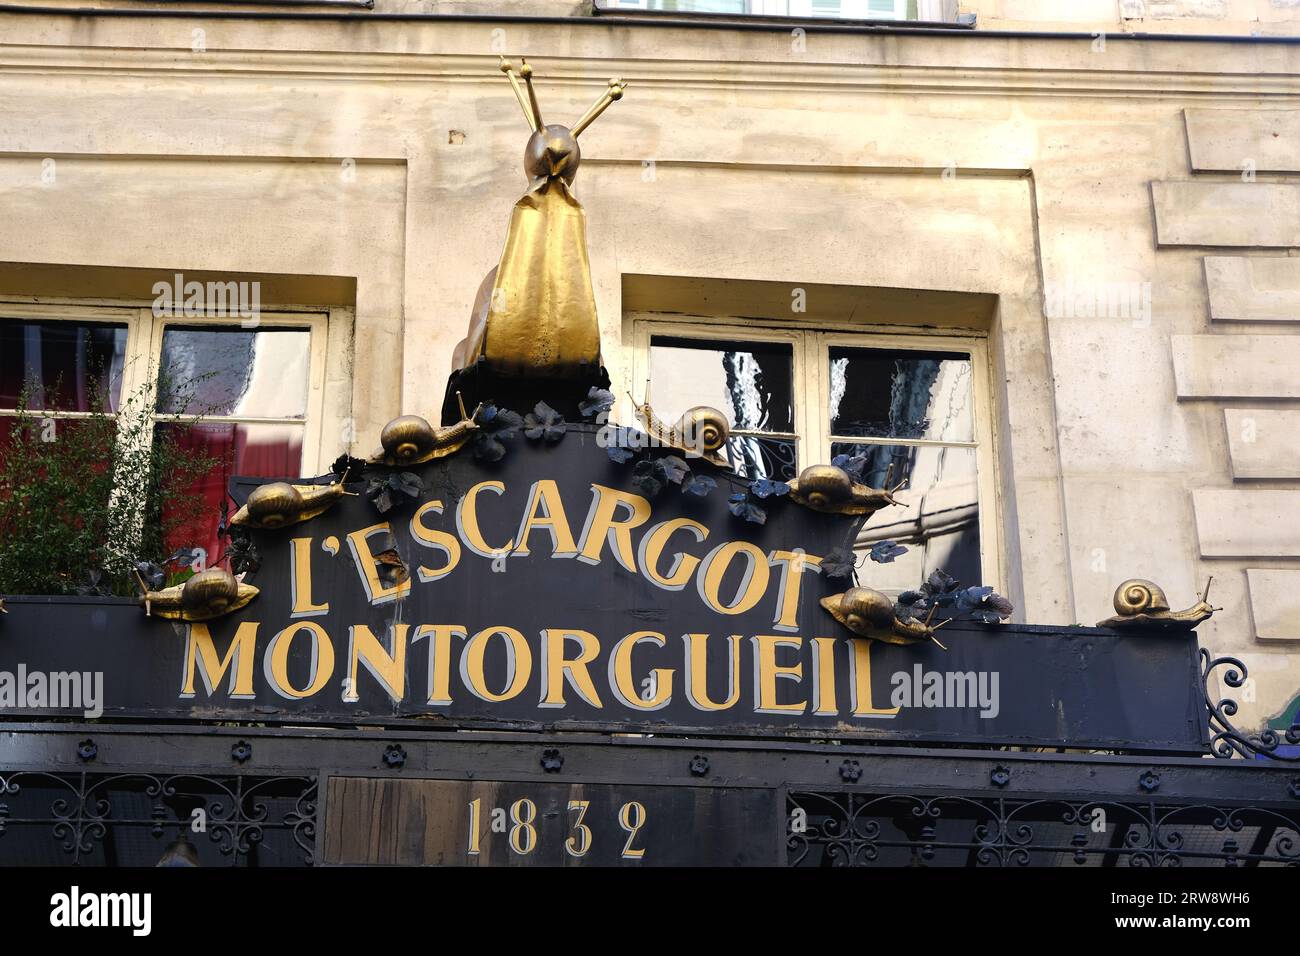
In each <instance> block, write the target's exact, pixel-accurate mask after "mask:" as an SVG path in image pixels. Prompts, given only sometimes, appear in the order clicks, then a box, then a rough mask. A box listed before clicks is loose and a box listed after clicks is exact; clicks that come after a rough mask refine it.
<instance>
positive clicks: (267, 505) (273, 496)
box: [191, 481, 303, 580]
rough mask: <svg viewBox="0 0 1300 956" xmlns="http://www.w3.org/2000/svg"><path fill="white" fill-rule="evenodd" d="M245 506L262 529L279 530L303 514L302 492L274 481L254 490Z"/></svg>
mask: <svg viewBox="0 0 1300 956" xmlns="http://www.w3.org/2000/svg"><path fill="white" fill-rule="evenodd" d="M244 506H245V507H246V508H247V509H248V516H249V518H251V519H252V520H253V521H254V522H255V523H256V524H258V525H259V526H260V527H263V528H279V527H281V526H282V525H286V524H292V523H293V522H294V521H296V520H297V519H298V515H300V514H301V513H302V509H303V498H302V492H301V491H299V490H298V489H297V488H295V487H294V486H293V485H291V484H289V483H288V482H287V481H273V482H271V483H270V484H269V485H259V486H258V487H256V488H254V489H253V491H252V492H251V493H250V494H249V496H248V501H247V502H245V505H244ZM191 580H192V579H191Z"/></svg>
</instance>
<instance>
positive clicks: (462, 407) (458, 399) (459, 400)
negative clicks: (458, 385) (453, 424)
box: [456, 389, 469, 421]
mask: <svg viewBox="0 0 1300 956" xmlns="http://www.w3.org/2000/svg"><path fill="white" fill-rule="evenodd" d="M456 404H457V405H459V406H460V420H461V421H464V420H465V419H466V418H468V417H469V416H468V415H466V414H465V397H464V396H463V395H461V393H460V389H456Z"/></svg>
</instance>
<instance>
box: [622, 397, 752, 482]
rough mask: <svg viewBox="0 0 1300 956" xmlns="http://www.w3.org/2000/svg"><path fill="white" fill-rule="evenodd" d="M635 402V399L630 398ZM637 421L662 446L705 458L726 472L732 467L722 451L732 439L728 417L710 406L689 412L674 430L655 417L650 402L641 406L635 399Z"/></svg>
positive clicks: (674, 426) (685, 413) (691, 409)
mask: <svg viewBox="0 0 1300 956" xmlns="http://www.w3.org/2000/svg"><path fill="white" fill-rule="evenodd" d="M628 397H629V398H632V396H631V395H629V396H628ZM632 404H633V406H635V408H636V415H637V418H639V419H641V421H642V423H643V424H644V425H645V429H646V432H647V434H649V435H650V437H651V438H652V439H654V441H655V442H656V443H657V444H659V445H662V446H666V447H668V448H674V449H676V450H677V451H680V452H685V453H686V454H687V455H689V456H691V457H695V458H703V459H704V460H705V461H709V462H712V463H713V464H715V465H718V466H719V467H722V468H727V467H730V466H729V465H728V464H727V460H726V459H725V458H723V457H722V450H723V449H724V448H725V447H726V446H727V441H728V439H730V438H731V425H730V424H729V423H728V422H727V416H726V415H724V414H723V413H722V412H720V411H718V410H717V409H716V408H711V407H710V406H708V405H696V406H695V407H693V408H688V409H687V410H686V411H685V412H684V413H683V414H682V417H681V418H679V419H677V424H675V425H673V426H672V427H671V428H670V427H668V426H667V425H665V424H664V422H663V421H662V420H661V419H660V418H659V417H658V416H657V415H655V413H654V411H653V409H651V408H650V401H649V399H647V400H646V401H644V402H642V403H641V404H640V405H637V404H636V399H635V398H632Z"/></svg>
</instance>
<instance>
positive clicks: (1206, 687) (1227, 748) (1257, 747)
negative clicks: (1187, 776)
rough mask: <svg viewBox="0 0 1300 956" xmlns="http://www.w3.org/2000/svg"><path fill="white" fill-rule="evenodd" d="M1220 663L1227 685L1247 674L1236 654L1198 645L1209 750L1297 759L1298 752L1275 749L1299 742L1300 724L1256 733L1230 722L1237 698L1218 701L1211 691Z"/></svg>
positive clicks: (1238, 683)
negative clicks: (1224, 654) (1219, 653)
mask: <svg viewBox="0 0 1300 956" xmlns="http://www.w3.org/2000/svg"><path fill="white" fill-rule="evenodd" d="M1220 667H1226V668H1228V669H1227V670H1226V671H1225V672H1224V673H1223V675H1222V677H1221V678H1220V679H1221V680H1222V681H1223V683H1224V684H1225V685H1227V686H1228V687H1233V688H1236V687H1241V686H1242V685H1244V684H1245V683H1246V678H1247V677H1248V676H1249V674H1248V672H1247V670H1246V665H1245V664H1244V663H1242V662H1241V661H1240V660H1238V659H1237V658H1235V657H1215V658H1211V657H1210V652H1209V651H1207V650H1206V649H1205V648H1201V693H1202V695H1203V696H1204V698H1205V707H1206V709H1207V710H1208V712H1209V721H1210V732H1211V733H1212V734H1213V736H1212V737H1211V738H1210V750H1211V752H1212V753H1213V754H1214V756H1216V757H1224V758H1227V757H1233V756H1241V757H1247V758H1249V757H1254V756H1260V757H1267V758H1269V759H1270V760H1281V761H1286V762H1288V763H1300V754H1295V755H1291V754H1281V753H1278V752H1277V749H1278V747H1280V746H1282V744H1284V743H1285V744H1289V745H1292V746H1294V745H1297V744H1300V724H1292V725H1291V726H1290V727H1289V728H1288V729H1287V730H1286V732H1285V733H1283V734H1279V733H1278V732H1277V731H1276V730H1272V729H1265V730H1262V731H1260V732H1259V733H1257V734H1251V733H1246V732H1244V731H1241V730H1238V729H1237V728H1236V727H1234V726H1233V724H1232V721H1231V719H1230V718H1232V717H1234V716H1236V714H1237V710H1238V707H1237V702H1236V701H1235V700H1233V699H1232V698H1230V697H1225V698H1223V699H1222V700H1220V701H1218V702H1217V703H1216V702H1215V701H1214V699H1213V697H1212V695H1211V692H1210V675H1211V674H1212V673H1213V672H1214V671H1215V670H1216V669H1217V668H1220Z"/></svg>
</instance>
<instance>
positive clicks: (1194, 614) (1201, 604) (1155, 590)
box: [1097, 577, 1223, 631]
mask: <svg viewBox="0 0 1300 956" xmlns="http://www.w3.org/2000/svg"><path fill="white" fill-rule="evenodd" d="M1213 582H1214V578H1213V577H1211V578H1210V579H1209V580H1208V581H1206V582H1205V591H1204V592H1202V593H1201V595H1200V600H1198V601H1197V602H1196V603H1195V604H1193V605H1192V606H1191V607H1189V608H1188V609H1187V610H1185V611H1171V610H1169V599H1168V598H1167V597H1165V592H1164V591H1163V590H1161V589H1160V586H1159V585H1157V584H1153V583H1152V582H1150V581H1144V580H1142V579H1141V578H1133V579H1132V580H1129V581H1125V582H1124V583H1123V584H1121V585H1120V586H1119V587H1118V588H1116V589H1115V612H1116V613H1115V617H1108V618H1106V620H1104V621H1098V622H1097V626H1098V627H1118V628H1131V629H1133V630H1148V631H1190V630H1192V629H1193V628H1195V627H1196V625H1197V624H1200V623H1201V622H1202V621H1206V620H1209V618H1210V616H1211V615H1212V614H1213V613H1214V612H1215V611H1222V610H1223V608H1221V607H1210V585H1211V584H1212V583H1213Z"/></svg>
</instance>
